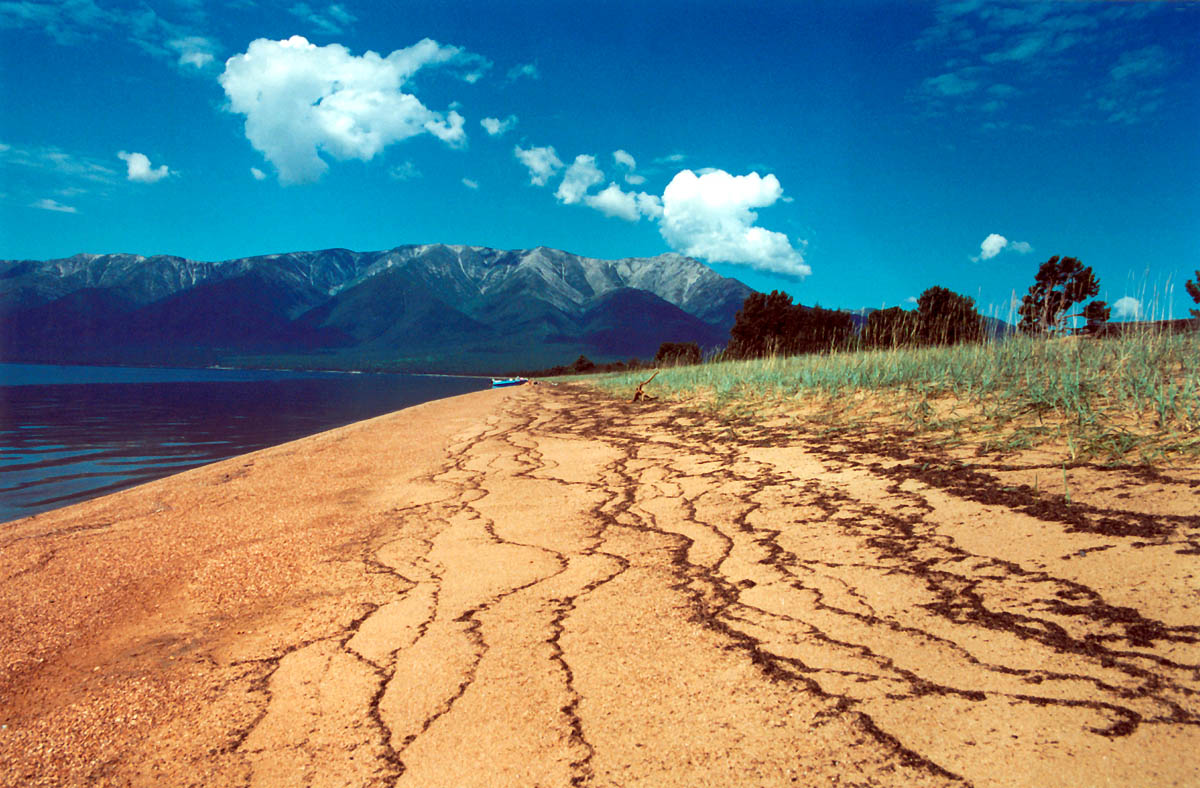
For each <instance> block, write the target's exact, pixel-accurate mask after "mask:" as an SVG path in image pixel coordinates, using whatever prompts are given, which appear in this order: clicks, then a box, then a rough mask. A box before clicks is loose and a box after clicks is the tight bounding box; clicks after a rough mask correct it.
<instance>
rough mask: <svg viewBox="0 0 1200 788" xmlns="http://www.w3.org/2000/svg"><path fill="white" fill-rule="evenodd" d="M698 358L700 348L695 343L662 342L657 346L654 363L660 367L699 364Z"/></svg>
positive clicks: (699, 356)
mask: <svg viewBox="0 0 1200 788" xmlns="http://www.w3.org/2000/svg"><path fill="white" fill-rule="evenodd" d="M700 358H701V353H700V346H699V345H697V344H696V343H695V342H663V343H662V344H661V345H659V346H658V353H657V354H656V355H655V356H654V363H656V364H660V365H667V364H699V363H700Z"/></svg>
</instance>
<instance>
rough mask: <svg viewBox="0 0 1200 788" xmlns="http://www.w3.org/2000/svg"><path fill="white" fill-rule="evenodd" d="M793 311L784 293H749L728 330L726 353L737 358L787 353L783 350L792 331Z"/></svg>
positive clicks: (789, 299) (775, 291)
mask: <svg viewBox="0 0 1200 788" xmlns="http://www.w3.org/2000/svg"><path fill="white" fill-rule="evenodd" d="M794 310H795V308H794V307H793V305H792V297H791V296H790V295H788V294H787V293H781V292H779V291H778V290H772V291H771V293H770V295H766V294H763V293H751V294H750V295H748V296H746V300H745V301H743V302H742V308H741V309H739V310H738V313H737V315H736V316H735V317H734V322H733V328H731V329H730V330H729V353H730V355H733V356H735V357H738V358H757V357H758V356H765V355H767V354H769V353H781V352H786V351H785V350H784V348H783V347H782V346H783V345H784V344H785V343H786V341H787V338H788V337H790V336H792V335H793V334H794V333H795V331H794V329H795V325H794V324H795V316H794Z"/></svg>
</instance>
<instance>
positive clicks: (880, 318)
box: [862, 306, 917, 348]
mask: <svg viewBox="0 0 1200 788" xmlns="http://www.w3.org/2000/svg"><path fill="white" fill-rule="evenodd" d="M916 333H917V313H916V312H912V311H909V310H905V309H901V308H900V307H898V306H894V307H891V308H890V309H878V310H876V311H874V312H872V313H871V314H869V315H867V324H866V325H865V326H863V330H862V341H863V345H864V346H866V347H869V348H888V347H899V346H900V345H907V344H911V343H912V342H913V340H914V339H915V337H916Z"/></svg>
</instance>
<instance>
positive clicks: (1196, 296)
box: [1183, 271, 1200, 320]
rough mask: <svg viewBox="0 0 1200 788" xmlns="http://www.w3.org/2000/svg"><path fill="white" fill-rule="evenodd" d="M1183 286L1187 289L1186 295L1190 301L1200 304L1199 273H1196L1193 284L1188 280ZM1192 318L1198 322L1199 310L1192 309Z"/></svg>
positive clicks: (1199, 317)
mask: <svg viewBox="0 0 1200 788" xmlns="http://www.w3.org/2000/svg"><path fill="white" fill-rule="evenodd" d="M1183 286H1184V287H1186V288H1187V291H1188V295H1190V296H1191V297H1192V300H1193V301H1195V302H1196V303H1197V304H1200V271H1197V272H1196V281H1195V282H1193V281H1192V280H1190V279H1189V280H1188V281H1186V282H1184V283H1183ZM1192 317H1194V318H1196V319H1197V320H1200V309H1193V310H1192Z"/></svg>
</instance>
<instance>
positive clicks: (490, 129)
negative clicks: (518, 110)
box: [479, 115, 517, 137]
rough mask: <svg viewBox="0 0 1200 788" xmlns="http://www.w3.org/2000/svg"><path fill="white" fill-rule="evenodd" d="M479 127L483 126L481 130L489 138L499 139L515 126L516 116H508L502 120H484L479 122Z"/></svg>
mask: <svg viewBox="0 0 1200 788" xmlns="http://www.w3.org/2000/svg"><path fill="white" fill-rule="evenodd" d="M479 125H480V126H483V130H484V131H486V132H487V133H488V136H489V137H500V136H503V135H504V134H505V133H506V132H508V131H510V130H511V129H512V128H513V127H514V126H516V125H517V116H516V115H509V116H508V117H507V118H505V119H504V120H500V119H499V118H484V119H483V120H481V121H479Z"/></svg>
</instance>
